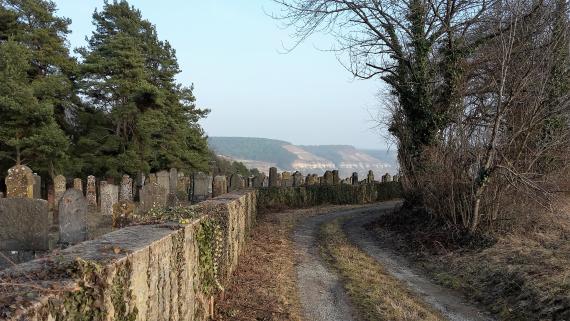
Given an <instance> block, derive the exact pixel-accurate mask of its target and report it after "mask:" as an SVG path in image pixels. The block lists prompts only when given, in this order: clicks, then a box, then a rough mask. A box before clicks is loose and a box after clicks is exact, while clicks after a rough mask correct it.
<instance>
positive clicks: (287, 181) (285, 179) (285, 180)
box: [281, 172, 293, 187]
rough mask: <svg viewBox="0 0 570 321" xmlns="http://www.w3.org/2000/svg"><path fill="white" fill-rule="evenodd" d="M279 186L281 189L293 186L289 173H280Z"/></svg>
mask: <svg viewBox="0 0 570 321" xmlns="http://www.w3.org/2000/svg"><path fill="white" fill-rule="evenodd" d="M281 186H283V187H291V186H293V177H291V173H289V172H283V173H281Z"/></svg>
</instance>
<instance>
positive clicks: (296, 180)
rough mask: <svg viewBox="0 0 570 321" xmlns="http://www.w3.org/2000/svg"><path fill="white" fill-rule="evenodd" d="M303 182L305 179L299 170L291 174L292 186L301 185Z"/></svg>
mask: <svg viewBox="0 0 570 321" xmlns="http://www.w3.org/2000/svg"><path fill="white" fill-rule="evenodd" d="M304 183H305V179H304V177H303V174H301V172H299V171H297V172H295V173H294V174H293V186H295V187H299V186H302V185H303V184H304Z"/></svg>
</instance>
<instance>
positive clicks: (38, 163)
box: [0, 40, 69, 175]
mask: <svg viewBox="0 0 570 321" xmlns="http://www.w3.org/2000/svg"><path fill="white" fill-rule="evenodd" d="M30 56H31V54H30V52H29V50H28V49H27V48H26V47H24V46H23V45H21V44H18V43H17V42H15V41H12V40H9V41H4V42H2V43H0V83H1V84H2V86H0V119H2V126H0V160H3V161H6V160H9V162H10V163H11V164H13V163H14V162H15V163H16V164H18V165H19V164H23V163H26V164H30V166H31V167H32V168H33V169H34V170H36V171H40V170H44V171H47V172H49V173H51V174H52V175H53V174H54V172H55V171H56V166H57V165H58V164H60V163H61V161H63V160H65V158H66V156H67V155H66V152H67V149H68V145H69V141H68V139H67V137H66V136H65V134H64V132H63V131H62V130H61V129H60V128H59V126H58V125H57V123H56V121H55V118H54V111H53V105H52V104H51V103H50V102H48V101H40V100H38V99H37V97H36V96H35V85H36V84H35V83H34V82H33V81H32V82H30V80H29V71H30V69H33V68H34V67H33V66H32V65H31V63H30V60H31V57H30ZM3 163H4V164H7V163H6V162H3Z"/></svg>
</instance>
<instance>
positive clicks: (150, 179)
mask: <svg viewBox="0 0 570 321" xmlns="http://www.w3.org/2000/svg"><path fill="white" fill-rule="evenodd" d="M152 183H158V177H156V174H155V173H152V174H149V175H148V177H147V179H146V183H145V184H152Z"/></svg>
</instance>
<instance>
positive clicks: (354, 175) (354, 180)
mask: <svg viewBox="0 0 570 321" xmlns="http://www.w3.org/2000/svg"><path fill="white" fill-rule="evenodd" d="M350 179H351V181H352V185H358V173H357V172H354V173H352V177H351V178H350Z"/></svg>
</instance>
